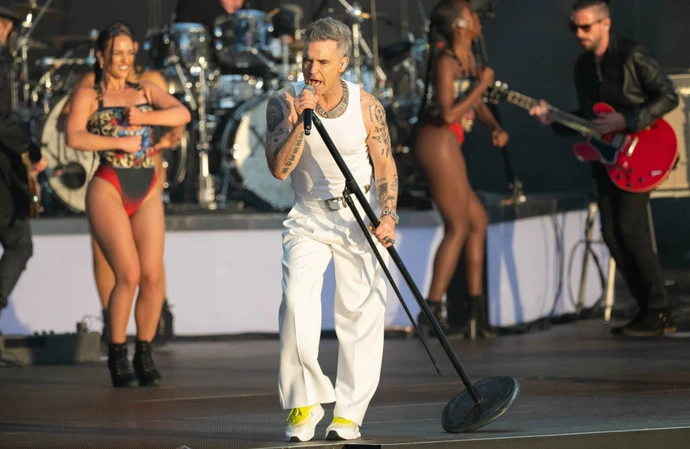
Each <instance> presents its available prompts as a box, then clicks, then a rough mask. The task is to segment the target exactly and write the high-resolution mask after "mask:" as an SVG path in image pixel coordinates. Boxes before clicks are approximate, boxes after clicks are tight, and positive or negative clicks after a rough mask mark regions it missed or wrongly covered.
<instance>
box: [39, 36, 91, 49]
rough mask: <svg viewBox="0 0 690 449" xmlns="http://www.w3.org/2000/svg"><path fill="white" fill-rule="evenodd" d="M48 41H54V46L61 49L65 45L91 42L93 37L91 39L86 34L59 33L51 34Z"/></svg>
mask: <svg viewBox="0 0 690 449" xmlns="http://www.w3.org/2000/svg"><path fill="white" fill-rule="evenodd" d="M46 41H48V42H50V43H52V45H53V47H54V48H57V49H58V50H59V49H61V48H62V47H64V46H65V45H70V44H72V45H75V44H76V45H79V44H89V43H90V42H91V39H89V36H88V35H84V34H58V35H55V36H50V37H49V38H47V39H46Z"/></svg>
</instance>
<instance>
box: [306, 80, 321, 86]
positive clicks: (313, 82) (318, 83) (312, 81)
mask: <svg viewBox="0 0 690 449" xmlns="http://www.w3.org/2000/svg"><path fill="white" fill-rule="evenodd" d="M308 84H309V85H311V86H314V87H318V86H320V85H321V84H323V83H322V82H321V80H315V79H310V80H309V81H308Z"/></svg>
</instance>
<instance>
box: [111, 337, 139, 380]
mask: <svg viewBox="0 0 690 449" xmlns="http://www.w3.org/2000/svg"><path fill="white" fill-rule="evenodd" d="M108 369H109V370H110V378H111V379H112V381H113V387H129V386H131V384H132V382H134V381H135V380H136V378H135V377H134V373H133V372H132V367H131V366H130V365H129V360H127V343H119V344H115V343H110V344H109V345H108Z"/></svg>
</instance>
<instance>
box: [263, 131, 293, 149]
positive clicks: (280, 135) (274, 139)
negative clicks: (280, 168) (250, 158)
mask: <svg viewBox="0 0 690 449" xmlns="http://www.w3.org/2000/svg"><path fill="white" fill-rule="evenodd" d="M290 131H292V130H291V129H289V128H278V129H277V130H276V131H275V132H274V133H273V134H272V135H271V140H270V141H269V142H267V143H266V145H267V146H268V149H269V152H270V153H272V154H274V155H275V154H276V153H278V151H280V148H281V147H282V146H283V144H284V143H285V141H286V140H287V139H288V137H290Z"/></svg>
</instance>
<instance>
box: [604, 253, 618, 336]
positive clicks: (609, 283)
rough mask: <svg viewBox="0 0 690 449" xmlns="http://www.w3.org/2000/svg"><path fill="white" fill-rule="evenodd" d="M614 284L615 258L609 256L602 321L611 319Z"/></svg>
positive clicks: (606, 321)
mask: <svg viewBox="0 0 690 449" xmlns="http://www.w3.org/2000/svg"><path fill="white" fill-rule="evenodd" d="M615 285H616V260H615V259H614V258H613V257H609V271H608V274H607V275H606V307H605V309H604V323H606V324H609V321H611V311H612V310H613V287H614V286H615Z"/></svg>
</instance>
